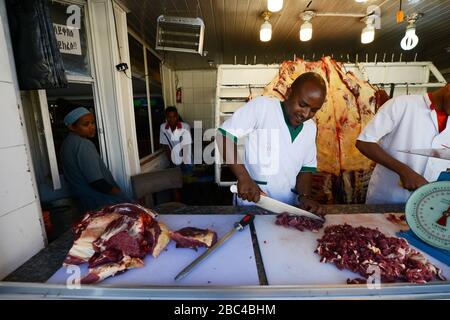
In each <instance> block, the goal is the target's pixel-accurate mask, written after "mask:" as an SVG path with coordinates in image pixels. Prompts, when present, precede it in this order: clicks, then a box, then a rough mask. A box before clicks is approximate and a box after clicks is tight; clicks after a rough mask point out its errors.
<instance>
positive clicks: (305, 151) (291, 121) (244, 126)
mask: <svg viewBox="0 0 450 320" xmlns="http://www.w3.org/2000/svg"><path fill="white" fill-rule="evenodd" d="M326 91H327V88H326V84H325V81H324V80H323V79H322V77H321V76H320V75H319V74H317V73H313V72H308V73H304V74H302V75H300V76H299V77H298V78H297V79H296V80H295V81H294V82H293V83H292V85H291V87H290V88H289V89H288V91H287V93H286V100H285V101H284V102H281V101H280V100H278V99H276V98H269V97H257V98H254V99H252V100H250V101H249V102H248V103H246V104H245V105H244V106H243V107H241V108H239V109H238V110H237V111H236V112H235V113H234V114H233V116H232V117H231V118H230V119H228V120H227V121H225V122H224V123H223V124H222V126H221V127H220V128H219V133H220V134H218V136H217V143H218V147H219V151H220V152H221V155H222V157H223V158H224V159H225V162H226V163H227V164H229V166H230V168H231V170H232V171H233V173H234V174H235V176H236V178H237V181H238V183H237V187H238V196H239V198H240V199H238V204H243V205H246V204H251V202H257V201H259V198H260V194H261V192H264V193H266V194H267V195H268V196H269V197H271V198H274V199H276V200H279V201H282V202H284V203H287V204H290V205H299V206H300V207H301V208H303V209H306V210H309V211H311V212H315V213H319V214H321V213H323V212H324V210H323V208H322V207H321V206H320V205H319V204H318V203H317V202H315V201H313V200H312V199H311V183H312V173H313V172H315V171H316V167H317V159H316V133H317V127H316V124H315V123H314V121H313V120H312V119H311V118H312V117H314V115H315V114H316V112H317V111H318V110H319V109H320V108H321V107H322V105H323V103H324V101H325V97H326ZM238 139H242V141H244V142H245V157H244V159H243V161H241V160H240V158H239V157H238V154H237V143H238Z"/></svg>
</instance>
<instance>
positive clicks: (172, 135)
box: [159, 107, 193, 173]
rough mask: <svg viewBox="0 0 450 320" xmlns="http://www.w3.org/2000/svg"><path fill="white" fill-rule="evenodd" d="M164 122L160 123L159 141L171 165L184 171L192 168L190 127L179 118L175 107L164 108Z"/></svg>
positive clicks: (187, 171) (186, 171)
mask: <svg viewBox="0 0 450 320" xmlns="http://www.w3.org/2000/svg"><path fill="white" fill-rule="evenodd" d="M165 114H166V123H163V124H161V127H160V131H159V143H160V144H161V145H163V148H164V151H165V153H166V156H167V158H168V160H169V161H170V163H171V165H172V166H180V167H181V170H182V171H183V172H184V173H189V172H190V171H191V170H192V167H193V164H192V150H191V149H192V136H191V127H190V126H189V125H188V124H187V123H185V122H183V121H182V120H181V119H180V116H179V114H178V110H177V108H175V107H167V108H166V110H165Z"/></svg>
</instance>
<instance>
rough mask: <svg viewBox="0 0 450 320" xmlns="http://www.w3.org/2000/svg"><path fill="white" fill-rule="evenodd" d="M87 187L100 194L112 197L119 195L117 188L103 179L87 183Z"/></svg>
mask: <svg viewBox="0 0 450 320" xmlns="http://www.w3.org/2000/svg"><path fill="white" fill-rule="evenodd" d="M89 185H90V186H91V187H92V188H94V189H95V190H97V191H98V192H101V193H106V194H112V195H116V194H120V193H121V191H120V189H119V188H117V187H115V186H113V185H111V184H110V183H108V182H107V181H106V180H105V179H100V180H96V181H94V182H91V183H89Z"/></svg>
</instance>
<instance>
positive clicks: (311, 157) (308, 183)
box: [295, 144, 325, 214]
mask: <svg viewBox="0 0 450 320" xmlns="http://www.w3.org/2000/svg"><path fill="white" fill-rule="evenodd" d="M316 171H317V148H316V146H315V144H314V148H312V149H311V151H310V152H309V153H308V158H307V159H306V161H305V163H304V164H303V166H302V168H301V169H300V172H299V173H298V175H297V181H296V184H295V189H296V190H297V192H298V201H299V207H300V208H301V209H304V210H307V211H311V212H314V213H317V214H325V208H324V207H322V206H321V205H320V204H319V203H318V202H316V201H314V200H313V199H312V198H311V195H312V180H313V173H315V172H316Z"/></svg>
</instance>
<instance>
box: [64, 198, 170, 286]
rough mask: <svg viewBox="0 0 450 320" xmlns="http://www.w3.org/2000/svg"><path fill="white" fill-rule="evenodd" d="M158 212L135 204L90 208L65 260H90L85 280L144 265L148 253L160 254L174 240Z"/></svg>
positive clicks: (77, 262) (112, 274) (92, 280)
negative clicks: (160, 219) (90, 210)
mask: <svg viewBox="0 0 450 320" xmlns="http://www.w3.org/2000/svg"><path fill="white" fill-rule="evenodd" d="M155 217H156V214H155V213H154V212H152V211H151V210H149V209H146V208H144V207H141V206H139V205H135V204H129V203H126V204H119V205H113V206H109V207H105V208H103V209H101V210H99V211H92V212H88V213H87V214H86V215H85V217H84V218H83V220H82V221H81V222H80V223H79V224H78V225H77V226H75V230H74V231H75V242H74V244H73V246H72V248H71V249H70V251H69V253H68V255H67V257H66V259H65V261H64V264H65V265H71V264H82V263H86V262H87V263H89V272H88V274H87V275H86V276H85V277H84V278H83V279H81V283H94V282H99V281H102V280H104V279H105V278H107V277H110V276H114V275H115V274H117V273H119V272H124V271H126V270H127V269H130V268H136V267H142V266H144V262H143V259H144V257H145V255H146V254H152V255H153V256H154V257H157V256H158V255H159V253H160V252H161V251H162V250H163V249H164V248H165V247H166V246H167V244H168V243H169V241H170V237H169V230H168V229H167V227H166V226H165V225H164V224H162V223H159V222H158V221H156V220H155Z"/></svg>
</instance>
